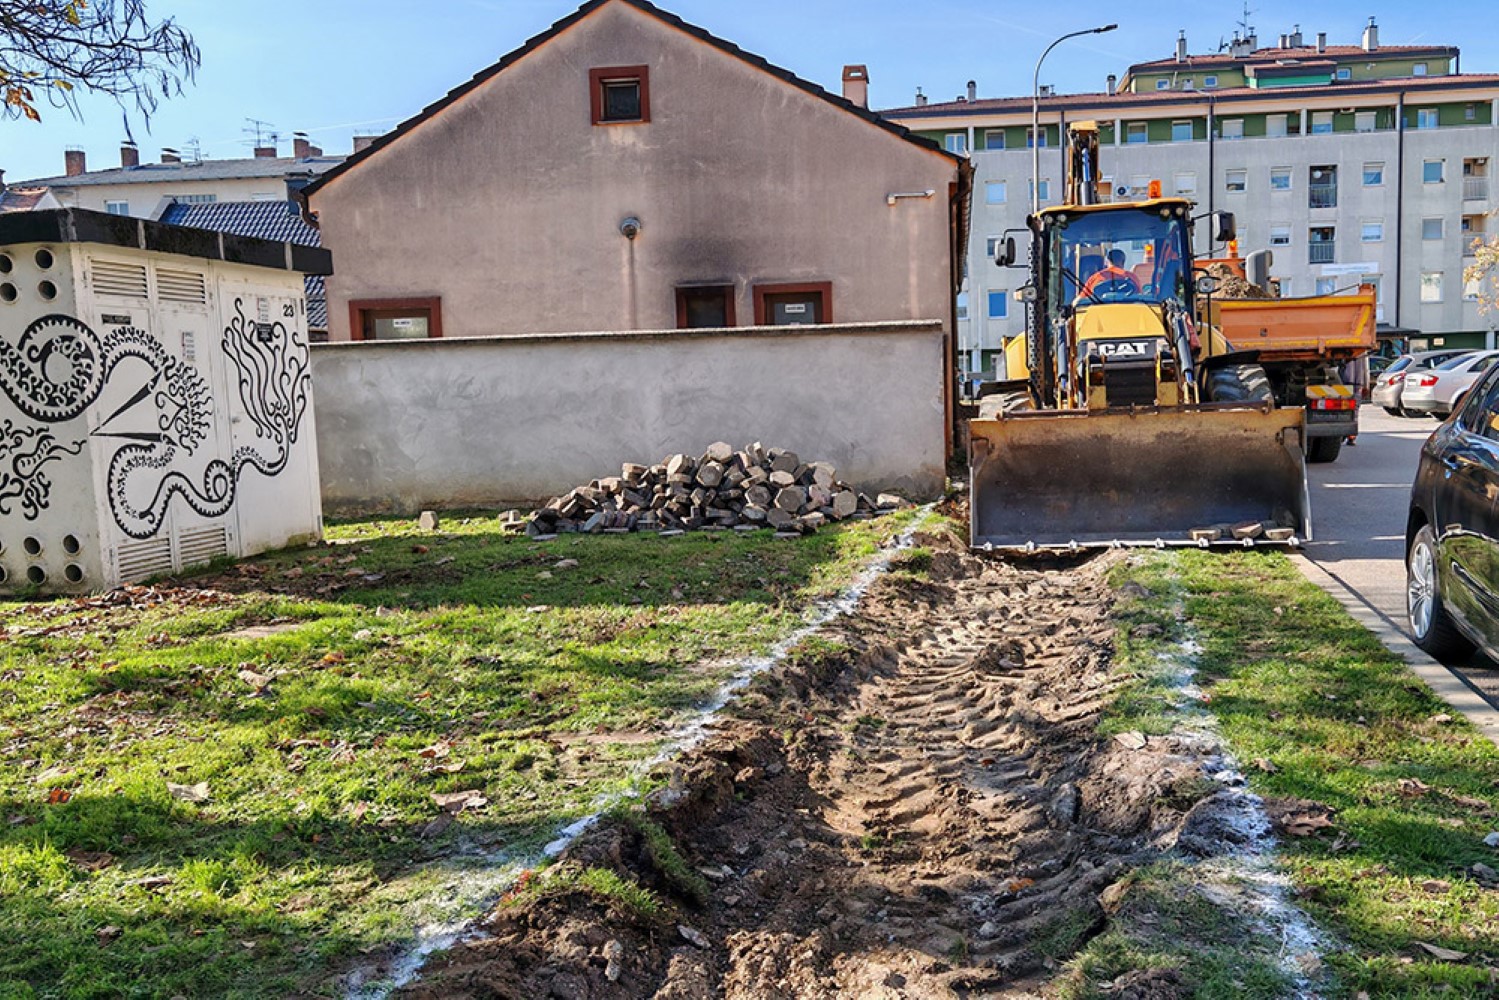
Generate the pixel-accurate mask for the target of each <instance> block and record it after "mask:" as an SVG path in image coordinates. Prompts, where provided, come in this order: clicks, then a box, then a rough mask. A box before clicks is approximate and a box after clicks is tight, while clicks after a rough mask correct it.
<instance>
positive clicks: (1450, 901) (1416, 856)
mask: <svg viewBox="0 0 1499 1000" xmlns="http://www.w3.org/2000/svg"><path fill="white" fill-rule="evenodd" d="M1119 575H1120V581H1119V582H1132V583H1135V584H1139V585H1141V586H1143V587H1145V588H1147V589H1148V594H1146V595H1145V596H1142V597H1138V598H1137V599H1136V600H1135V602H1134V603H1133V604H1132V605H1131V606H1129V607H1127V608H1126V611H1125V613H1126V617H1125V626H1124V630H1125V632H1126V636H1125V637H1124V638H1123V639H1122V640H1121V646H1122V647H1123V649H1124V653H1125V656H1126V662H1127V663H1130V664H1131V665H1133V664H1134V662H1136V661H1133V660H1132V659H1131V658H1132V657H1136V656H1138V657H1142V658H1143V657H1146V656H1148V655H1150V654H1151V653H1152V652H1153V650H1152V648H1151V647H1150V646H1149V645H1148V643H1139V642H1138V641H1136V640H1132V639H1130V638H1129V636H1128V634H1127V633H1128V631H1129V629H1130V628H1132V627H1133V625H1138V624H1140V623H1142V622H1153V623H1157V624H1163V626H1164V628H1165V632H1164V634H1163V635H1161V636H1159V637H1155V638H1154V639H1152V640H1150V641H1153V642H1156V643H1157V644H1159V643H1166V642H1171V641H1173V639H1174V638H1177V637H1179V636H1180V634H1181V626H1180V625H1178V624H1177V623H1176V622H1175V608H1176V607H1177V606H1179V607H1180V608H1181V609H1182V610H1184V612H1185V624H1187V625H1190V627H1191V629H1192V631H1193V632H1194V633H1195V635H1196V637H1197V638H1198V640H1199V641H1200V642H1201V643H1202V646H1203V650H1202V652H1201V654H1200V655H1199V656H1198V657H1197V661H1196V662H1197V670H1198V677H1197V679H1198V682H1199V684H1201V685H1202V686H1203V688H1204V689H1205V691H1206V693H1207V695H1208V699H1209V700H1208V702H1207V704H1206V706H1205V707H1206V708H1207V709H1208V710H1209V711H1211V712H1212V713H1213V715H1214V716H1215V717H1216V718H1217V720H1218V723H1219V726H1220V729H1221V731H1222V733H1223V736H1224V738H1225V740H1226V741H1227V743H1228V745H1229V747H1230V748H1231V749H1232V750H1233V752H1234V753H1235V754H1236V755H1237V756H1238V758H1239V759H1240V760H1241V761H1243V762H1245V764H1246V765H1248V764H1250V763H1251V762H1255V761H1263V762H1264V766H1262V767H1249V768H1247V770H1248V771H1249V774H1250V781H1251V784H1252V785H1253V787H1254V790H1255V791H1257V792H1259V793H1260V794H1261V795H1264V796H1267V797H1279V798H1289V799H1298V800H1307V801H1311V802H1315V803H1320V804H1322V805H1324V806H1327V807H1329V808H1331V809H1332V810H1333V811H1334V812H1333V824H1334V825H1333V827H1332V828H1331V829H1329V830H1327V831H1325V832H1323V833H1321V834H1319V835H1315V836H1308V837H1293V836H1287V837H1284V838H1282V842H1281V860H1282V864H1283V865H1284V867H1285V868H1286V870H1287V871H1288V873H1289V874H1290V875H1291V876H1292V878H1293V879H1294V881H1295V883H1296V885H1297V888H1298V891H1299V894H1300V896H1301V898H1300V900H1299V903H1300V905H1302V906H1303V908H1305V909H1306V910H1308V911H1309V912H1310V913H1311V914H1312V916H1313V917H1314V918H1315V919H1317V920H1318V921H1319V922H1320V923H1321V924H1323V926H1325V927H1327V928H1329V929H1330V930H1332V931H1333V932H1334V933H1335V934H1336V935H1337V936H1338V937H1339V938H1340V939H1341V940H1342V941H1343V942H1345V943H1346V945H1347V946H1346V947H1342V948H1338V949H1335V950H1333V951H1332V953H1331V954H1329V955H1327V956H1326V958H1327V961H1328V962H1329V964H1330V965H1331V967H1332V970H1333V973H1334V975H1335V977H1336V985H1337V988H1338V990H1339V992H1340V994H1342V995H1348V996H1352V995H1354V994H1357V993H1358V992H1359V991H1364V992H1367V993H1368V994H1369V995H1370V996H1372V997H1396V996H1400V997H1408V996H1429V995H1431V996H1434V995H1438V994H1442V995H1447V996H1471V997H1479V996H1492V995H1493V992H1494V990H1495V988H1496V987H1495V984H1494V981H1493V974H1492V973H1491V972H1490V971H1489V967H1491V966H1494V965H1496V964H1499V891H1496V890H1495V889H1494V888H1489V887H1486V886H1484V885H1483V884H1481V882H1480V880H1479V879H1478V878H1476V877H1475V875H1474V874H1473V866H1474V865H1475V864H1477V863H1484V864H1488V865H1491V866H1499V861H1496V860H1495V851H1494V850H1493V849H1491V848H1489V847H1486V846H1485V845H1484V843H1483V838H1484V836H1485V835H1486V834H1488V833H1489V832H1490V831H1492V830H1494V829H1496V828H1499V748H1496V747H1495V746H1494V744H1493V743H1491V742H1490V741H1488V740H1487V739H1485V738H1484V737H1483V736H1482V735H1480V734H1479V733H1478V732H1477V731H1476V730H1475V729H1474V728H1473V727H1472V726H1471V725H1469V724H1468V723H1467V722H1466V721H1465V720H1463V719H1462V718H1461V717H1460V716H1458V715H1457V713H1456V712H1455V711H1452V710H1450V709H1449V708H1448V707H1447V706H1446V705H1444V704H1443V703H1442V702H1441V701H1440V700H1439V699H1437V697H1436V696H1435V695H1434V694H1432V693H1431V691H1430V690H1429V689H1428V688H1426V687H1425V685H1423V684H1422V683H1421V682H1420V680H1419V679H1417V678H1416V677H1415V675H1413V674H1412V673H1411V672H1410V671H1409V670H1408V669H1407V668H1406V666H1405V665H1404V663H1403V662H1402V661H1401V660H1400V659H1399V658H1398V657H1396V656H1395V655H1393V654H1391V653H1389V652H1388V651H1387V650H1385V649H1384V647H1383V646H1381V645H1380V643H1379V642H1378V640H1377V639H1375V638H1374V636H1373V635H1371V634H1370V633H1369V632H1368V631H1367V630H1365V629H1364V628H1363V627H1362V626H1360V625H1359V624H1358V623H1357V622H1355V621H1354V620H1353V619H1351V618H1349V617H1348V616H1347V615H1346V614H1345V613H1344V612H1343V610H1342V608H1341V607H1339V606H1338V604H1337V603H1336V602H1335V601H1334V600H1333V599H1332V598H1330V597H1328V596H1327V595H1326V594H1324V593H1323V592H1322V591H1320V590H1319V589H1317V588H1316V587H1314V586H1313V585H1311V584H1310V583H1308V582H1306V581H1305V580H1304V579H1303V578H1302V577H1301V575H1300V574H1299V573H1298V572H1297V571H1296V569H1295V567H1294V566H1292V565H1291V563H1290V562H1289V560H1287V559H1286V558H1285V557H1284V556H1281V555H1278V554H1274V553H1259V552H1243V553H1238V552H1236V553H1229V554H1221V553H1213V554H1209V553H1202V552H1197V551H1188V552H1182V553H1177V554H1167V555H1161V556H1151V557H1147V558H1145V559H1144V560H1143V561H1137V562H1132V563H1131V564H1130V565H1127V566H1126V567H1125V568H1123V569H1122V570H1120V574H1119ZM1156 648H1157V649H1158V646H1157V647H1156ZM1149 683H1150V682H1149V681H1145V682H1143V683H1142V685H1141V689H1140V690H1139V691H1137V692H1136V693H1135V694H1134V696H1133V697H1132V698H1131V699H1126V700H1125V701H1124V702H1123V703H1122V704H1121V706H1120V710H1119V713H1118V715H1117V717H1116V718H1115V719H1114V720H1113V721H1112V722H1111V724H1112V725H1114V726H1116V727H1118V728H1144V724H1145V722H1148V720H1149V719H1150V718H1151V716H1152V713H1153V712H1155V711H1156V710H1157V709H1159V705H1158V704H1155V703H1154V702H1153V699H1155V698H1158V697H1164V695H1162V694H1161V693H1160V692H1159V691H1156V692H1152V691H1151V689H1150V688H1149V686H1148V685H1149ZM1142 720H1143V721H1142ZM1420 942H1425V943H1427V944H1432V945H1436V946H1438V947H1441V948H1446V949H1451V950H1453V951H1458V952H1463V953H1465V954H1466V955H1467V956H1468V957H1467V958H1466V959H1465V960H1462V961H1440V960H1438V959H1436V958H1434V957H1433V956H1431V955H1430V954H1429V953H1427V952H1426V951H1425V950H1424V949H1423V948H1421V946H1420Z"/></svg>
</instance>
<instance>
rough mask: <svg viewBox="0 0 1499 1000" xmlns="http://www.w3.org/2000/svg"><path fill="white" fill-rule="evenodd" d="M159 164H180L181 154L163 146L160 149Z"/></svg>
mask: <svg viewBox="0 0 1499 1000" xmlns="http://www.w3.org/2000/svg"><path fill="white" fill-rule="evenodd" d="M161 162H162V163H181V162H182V154H181V153H179V152H177V150H175V149H173V148H172V147H170V146H163V147H162V149H161Z"/></svg>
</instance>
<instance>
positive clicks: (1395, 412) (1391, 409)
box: [1384, 406, 1400, 417]
mask: <svg viewBox="0 0 1499 1000" xmlns="http://www.w3.org/2000/svg"><path fill="white" fill-rule="evenodd" d="M1384 411H1385V412H1386V413H1388V414H1389V415H1390V416H1392V417H1398V416H1400V409H1399V407H1395V406H1386V407H1385V408H1384Z"/></svg>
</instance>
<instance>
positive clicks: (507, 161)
mask: <svg viewBox="0 0 1499 1000" xmlns="http://www.w3.org/2000/svg"><path fill="white" fill-rule="evenodd" d="M634 65H645V66H647V67H648V68H649V82H650V117H651V120H650V121H649V122H648V123H645V124H622V125H594V124H592V121H591V116H590V107H589V95H590V90H589V70H590V69H591V68H603V67H614V66H634ZM455 82H456V81H455ZM958 170H959V165H958V163H957V162H955V161H954V160H953V159H952V158H950V157H948V156H946V155H945V154H942V153H940V152H937V151H935V150H931V149H926V148H922V147H921V146H918V145H916V144H915V143H912V142H910V141H908V140H906V139H903V138H901V137H899V136H897V135H893V134H892V133H890V132H889V131H887V130H885V129H883V128H881V127H879V126H878V125H875V124H873V123H871V122H869V121H866V120H863V119H861V118H859V117H857V116H855V115H853V114H851V113H849V112H848V111H846V110H843V109H841V108H839V107H836V106H835V105H833V104H831V103H829V102H828V101H826V100H823V99H821V98H818V97H816V96H814V95H812V94H809V93H807V92H805V91H803V90H800V89H798V88H797V87H795V86H793V85H791V84H789V83H787V82H786V81H784V80H782V79H779V78H777V77H775V76H773V75H771V74H770V73H768V72H765V71H764V70H761V69H758V68H756V67H754V66H751V65H749V64H747V63H745V62H744V61H743V60H740V59H738V58H735V57H734V56H731V55H729V54H728V53H725V52H723V51H721V50H720V49H718V48H715V47H713V46H711V45H709V44H707V43H705V42H703V41H701V40H699V39H697V38H694V37H692V36H690V35H688V34H686V33H684V32H682V31H680V30H678V29H676V28H674V27H672V26H670V25H668V24H665V23H664V22H662V21H660V20H659V19H657V18H655V17H653V16H651V15H649V14H646V13H644V12H642V11H640V10H638V9H636V8H634V7H632V6H630V5H628V4H608V5H605V6H604V7H601V8H599V9H598V10H596V11H595V12H594V13H592V14H590V15H589V16H588V17H586V18H584V19H583V20H582V21H580V22H579V23H577V24H574V25H573V26H571V27H570V28H568V29H566V30H565V31H563V32H562V33H561V34H559V35H557V36H556V37H554V38H552V39H551V40H549V41H547V42H546V43H545V44H543V45H541V46H540V47H539V48H537V49H536V50H535V51H533V52H531V53H530V54H528V55H526V56H524V57H523V58H521V59H520V60H518V61H517V62H515V63H513V64H512V65H510V66H509V67H507V68H506V69H504V70H503V71H501V72H500V73H498V74H497V75H496V76H494V77H493V78H491V79H490V80H489V81H487V82H486V83H484V84H483V85H482V86H479V87H478V88H476V89H475V90H473V91H471V92H470V93H468V94H467V95H465V96H463V97H462V98H460V99H459V100H458V101H457V102H456V103H454V104H452V105H451V106H449V107H447V108H445V109H443V110H441V111H439V112H437V113H436V114H434V115H433V116H432V117H430V118H428V119H427V120H425V121H423V122H421V123H420V124H418V125H416V126H415V127H414V128H413V129H412V130H411V131H410V132H409V133H407V134H406V135H404V136H403V137H401V138H400V139H398V140H396V141H394V142H392V143H391V144H390V145H388V146H385V147H383V148H380V149H378V150H376V151H375V152H374V153H373V154H371V155H370V156H369V158H368V159H366V160H364V161H363V162H361V163H359V164H357V165H355V166H354V167H352V168H351V169H350V170H349V171H348V172H347V173H345V174H343V175H342V176H339V177H336V178H334V179H333V180H331V181H330V182H329V183H328V185H327V186H326V187H325V188H323V189H321V190H319V191H317V192H315V193H314V194H313V195H312V196H311V199H310V205H311V208H312V209H313V210H314V211H315V212H317V213H318V216H319V220H320V226H321V229H322V233H323V245H324V246H325V247H327V248H329V249H331V250H332V251H333V256H334V260H335V261H336V262H337V274H336V275H334V276H333V277H331V278H330V279H329V282H328V311H329V317H330V328H329V336H330V339H332V340H348V339H350V336H351V334H350V330H349V310H348V303H349V302H350V300H352V299H358V300H365V299H380V298H418V297H430V296H437V297H439V298H440V299H441V309H442V324H443V333H444V336H447V337H476V336H496V335H504V334H522V333H535V332H565V331H575V330H661V329H668V328H671V327H674V326H676V325H677V323H676V300H675V293H674V289H675V288H676V287H677V286H679V285H687V284H706V285H715V284H719V285H733V286H734V289H735V313H736V321H735V323H734V324H733V325H735V326H749V325H752V324H753V323H754V309H753V301H754V298H753V288H754V286H755V285H756V284H764V283H786V282H791V283H800V282H824V281H828V282H831V283H832V302H831V313H832V316H831V318H832V320H833V321H834V322H867V321H879V320H914V319H922V318H926V317H933V316H935V317H949V316H950V315H951V302H952V295H953V293H954V287H953V284H954V283H953V279H952V266H951V262H950V258H951V249H950V243H951V239H952V237H951V227H950V223H949V218H950V207H951V199H950V193H949V186H950V185H952V184H953V183H955V182H956V181H957V180H958ZM926 191H931V192H933V194H932V196H931V197H916V198H899V199H895V200H893V201H892V200H890V199H889V197H888V196H889V195H891V194H897V193H902V194H906V193H916V192H926ZM628 216H634V217H637V218H638V219H639V220H640V221H641V222H642V223H643V225H644V229H643V230H642V231H641V233H640V235H639V237H638V238H637V239H635V240H633V241H631V240H627V239H625V238H624V237H623V236H621V235H620V231H619V227H620V223H621V221H622V220H623V219H625V218H626V217H628Z"/></svg>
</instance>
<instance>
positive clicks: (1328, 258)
mask: <svg viewBox="0 0 1499 1000" xmlns="http://www.w3.org/2000/svg"><path fill="white" fill-rule="evenodd" d="M1336 246H1337V244H1335V243H1309V244H1307V263H1309V264H1331V263H1332V262H1333V256H1334V255H1333V250H1334V248H1335V247H1336Z"/></svg>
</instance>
